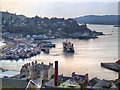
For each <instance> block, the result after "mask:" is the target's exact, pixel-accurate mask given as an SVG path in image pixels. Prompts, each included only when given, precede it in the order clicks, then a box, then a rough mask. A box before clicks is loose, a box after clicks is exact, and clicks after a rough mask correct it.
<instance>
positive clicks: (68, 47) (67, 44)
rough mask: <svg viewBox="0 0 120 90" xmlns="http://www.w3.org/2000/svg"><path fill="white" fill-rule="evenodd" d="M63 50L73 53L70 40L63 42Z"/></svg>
mask: <svg viewBox="0 0 120 90" xmlns="http://www.w3.org/2000/svg"><path fill="white" fill-rule="evenodd" d="M63 51H64V52H67V53H74V52H75V51H74V46H73V43H71V42H67V41H66V42H63Z"/></svg>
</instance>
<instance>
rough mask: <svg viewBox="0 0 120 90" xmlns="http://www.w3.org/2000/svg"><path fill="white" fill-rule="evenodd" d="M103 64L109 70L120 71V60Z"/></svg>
mask: <svg viewBox="0 0 120 90" xmlns="http://www.w3.org/2000/svg"><path fill="white" fill-rule="evenodd" d="M101 66H102V67H104V68H107V69H109V70H113V71H116V72H119V71H120V60H118V61H117V62H115V63H114V62H113V63H101Z"/></svg>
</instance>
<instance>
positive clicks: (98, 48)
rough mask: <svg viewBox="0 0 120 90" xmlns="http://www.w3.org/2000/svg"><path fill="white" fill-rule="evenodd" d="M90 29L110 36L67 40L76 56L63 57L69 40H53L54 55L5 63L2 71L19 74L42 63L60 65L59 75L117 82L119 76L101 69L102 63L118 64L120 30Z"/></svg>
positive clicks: (92, 27)
mask: <svg viewBox="0 0 120 90" xmlns="http://www.w3.org/2000/svg"><path fill="white" fill-rule="evenodd" d="M88 28H90V29H91V30H95V31H100V32H103V33H104V34H108V35H105V36H100V37H99V38H97V39H90V40H79V39H67V40H68V41H71V42H73V43H74V47H75V53H74V54H65V53H63V47H62V42H63V41H65V40H66V39H54V40H51V41H52V42H53V43H55V44H56V48H52V49H51V50H50V54H44V53H42V52H41V54H40V55H37V56H35V57H32V58H31V59H25V60H21V59H20V60H18V61H15V60H12V61H10V60H2V61H0V67H2V68H4V69H8V70H17V71H19V70H20V68H21V67H22V65H23V64H25V63H27V62H32V61H34V60H38V62H44V63H46V64H49V62H54V61H56V60H58V62H59V73H60V74H64V75H67V76H70V75H71V73H72V72H76V73H79V74H86V73H88V74H89V76H90V78H93V77H98V78H101V79H108V80H111V79H116V78H117V77H118V74H117V73H116V72H113V71H110V70H107V69H105V68H102V67H101V66H100V63H101V62H115V61H117V60H118V27H113V26H112V25H88Z"/></svg>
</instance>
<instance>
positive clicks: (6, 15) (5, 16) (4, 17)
mask: <svg viewBox="0 0 120 90" xmlns="http://www.w3.org/2000/svg"><path fill="white" fill-rule="evenodd" d="M0 14H1V15H2V20H4V21H6V20H16V19H20V20H23V19H25V18H26V16H24V15H16V14H13V13H9V12H2V11H0Z"/></svg>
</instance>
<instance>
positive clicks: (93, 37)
mask: <svg viewBox="0 0 120 90" xmlns="http://www.w3.org/2000/svg"><path fill="white" fill-rule="evenodd" d="M95 38H98V37H96V36H79V39H95Z"/></svg>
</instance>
